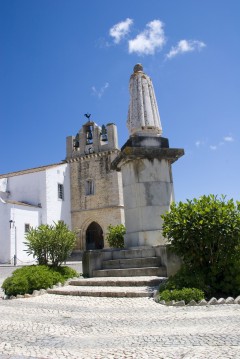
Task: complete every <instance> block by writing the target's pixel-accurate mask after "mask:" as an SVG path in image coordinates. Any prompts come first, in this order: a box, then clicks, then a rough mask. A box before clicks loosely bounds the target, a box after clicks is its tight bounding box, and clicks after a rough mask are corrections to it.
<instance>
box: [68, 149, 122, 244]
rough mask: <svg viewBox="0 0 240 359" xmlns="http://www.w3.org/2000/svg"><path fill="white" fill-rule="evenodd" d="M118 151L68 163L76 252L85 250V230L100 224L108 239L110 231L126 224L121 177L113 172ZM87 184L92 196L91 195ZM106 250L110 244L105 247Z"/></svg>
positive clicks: (81, 158)
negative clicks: (113, 164) (89, 187)
mask: <svg viewBox="0 0 240 359" xmlns="http://www.w3.org/2000/svg"><path fill="white" fill-rule="evenodd" d="M118 153H119V150H112V151H106V152H99V153H93V154H89V155H86V156H81V157H78V158H75V159H72V160H70V161H69V165H70V176H71V204H72V210H71V212H72V228H73V229H74V230H77V231H78V233H79V240H78V243H77V247H76V249H78V250H84V249H85V248H86V230H87V228H88V226H89V225H90V224H91V223H92V222H97V223H98V224H99V225H100V226H101V228H102V230H103V236H104V237H105V235H106V232H107V227H108V226H109V225H110V224H112V225H117V224H120V223H124V211H123V193H122V175H121V173H119V172H116V171H113V170H111V169H110V165H111V162H112V161H113V160H114V158H115V157H116V156H117V154H118ZM88 181H92V182H93V186H92V190H93V193H90V194H89V193H88V184H87V182H88ZM104 247H107V243H106V242H105V243H104Z"/></svg>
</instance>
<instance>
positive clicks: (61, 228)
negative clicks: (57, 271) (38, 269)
mask: <svg viewBox="0 0 240 359" xmlns="http://www.w3.org/2000/svg"><path fill="white" fill-rule="evenodd" d="M75 243H76V233H74V232H72V231H70V230H69V229H68V227H67V225H66V224H65V223H64V222H63V221H59V222H58V223H55V224H54V225H48V224H42V225H40V226H39V227H38V228H35V229H33V228H32V229H30V231H29V232H28V233H27V234H26V242H25V244H26V246H27V250H26V252H27V253H28V254H32V255H33V257H34V258H37V260H38V263H39V264H49V263H50V264H52V266H54V267H57V266H59V265H61V264H62V263H63V262H64V261H66V259H67V258H68V257H69V255H70V254H71V252H72V250H73V248H74V246H75Z"/></svg>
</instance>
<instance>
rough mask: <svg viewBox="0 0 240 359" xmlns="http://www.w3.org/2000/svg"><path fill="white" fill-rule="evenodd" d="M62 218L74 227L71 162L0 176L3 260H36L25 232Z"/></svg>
mask: <svg viewBox="0 0 240 359" xmlns="http://www.w3.org/2000/svg"><path fill="white" fill-rule="evenodd" d="M58 220H62V221H64V222H65V223H66V224H67V225H68V226H69V227H70V228H71V204H70V178H69V166H68V164H67V163H56V164H52V165H49V166H43V167H38V168H32V169H28V170H23V171H19V172H13V173H8V174H5V175H0V263H13V261H14V258H15V260H17V262H18V263H19V264H21V263H27V262H30V261H32V260H33V258H32V257H29V256H28V254H27V253H26V251H25V249H26V247H25V245H24V242H25V234H26V233H27V232H28V230H29V228H31V227H33V228H35V227H37V226H39V225H40V224H53V222H57V221H58Z"/></svg>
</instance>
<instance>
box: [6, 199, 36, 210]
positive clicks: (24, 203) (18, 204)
mask: <svg viewBox="0 0 240 359" xmlns="http://www.w3.org/2000/svg"><path fill="white" fill-rule="evenodd" d="M0 202H1V203H4V204H15V205H17V206H26V207H34V208H41V207H40V206H37V205H34V204H31V203H27V202H19V201H12V200H9V199H3V198H1V197H0Z"/></svg>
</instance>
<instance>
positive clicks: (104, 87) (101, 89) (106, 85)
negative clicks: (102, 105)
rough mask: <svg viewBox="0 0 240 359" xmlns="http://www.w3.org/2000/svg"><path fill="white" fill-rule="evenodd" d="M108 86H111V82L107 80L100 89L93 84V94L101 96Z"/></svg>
mask: <svg viewBox="0 0 240 359" xmlns="http://www.w3.org/2000/svg"><path fill="white" fill-rule="evenodd" d="M108 87H109V83H108V82H106V83H105V85H104V86H102V87H101V88H100V90H99V91H98V90H97V89H96V87H95V86H92V92H93V94H94V95H96V96H97V97H98V98H101V97H102V96H103V94H104V92H105V91H106V89H107V88H108Z"/></svg>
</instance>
